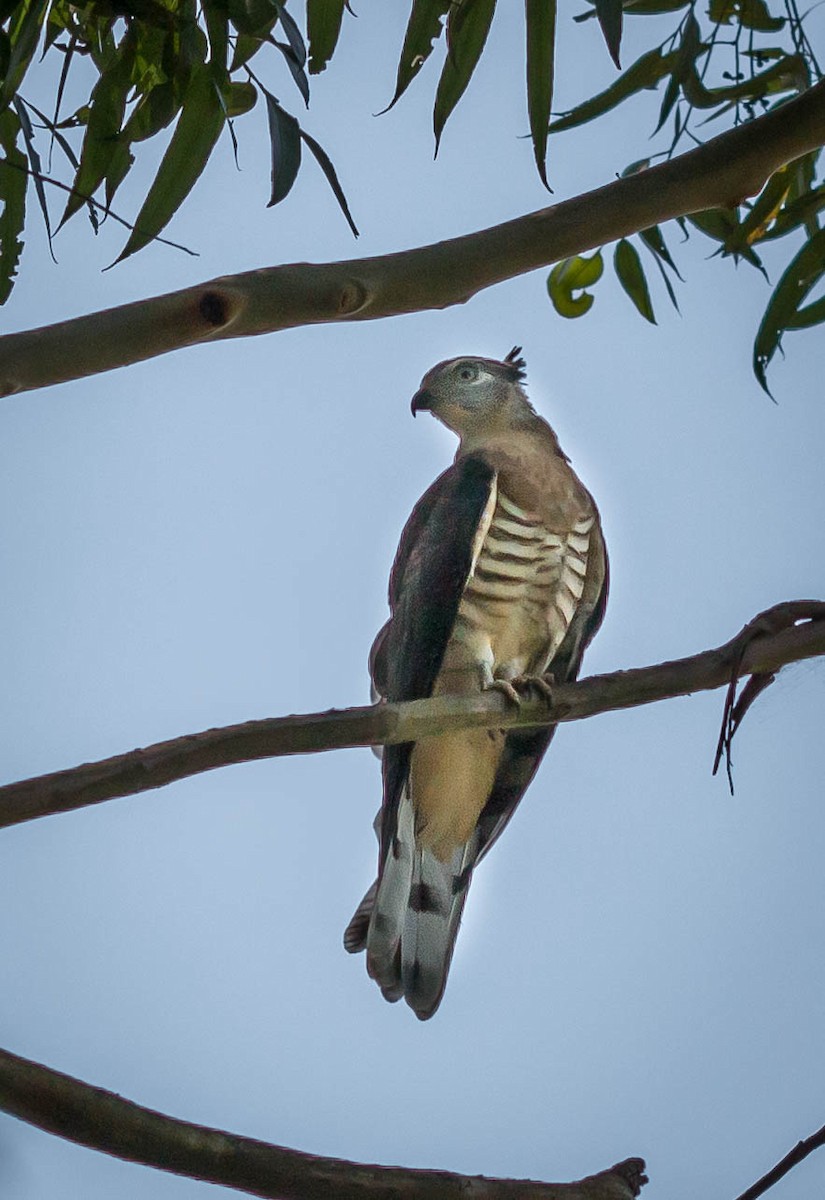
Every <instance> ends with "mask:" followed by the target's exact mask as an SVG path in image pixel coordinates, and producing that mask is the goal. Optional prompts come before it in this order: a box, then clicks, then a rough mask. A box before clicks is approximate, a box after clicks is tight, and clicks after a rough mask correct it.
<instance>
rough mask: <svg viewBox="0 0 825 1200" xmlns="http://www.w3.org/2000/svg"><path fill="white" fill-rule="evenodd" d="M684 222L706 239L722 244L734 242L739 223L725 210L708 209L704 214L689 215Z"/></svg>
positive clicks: (729, 211) (731, 213)
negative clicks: (702, 234)
mask: <svg viewBox="0 0 825 1200" xmlns="http://www.w3.org/2000/svg"><path fill="white" fill-rule="evenodd" d="M685 220H687V221H689V222H690V224H691V225H693V226H694V228H696V229H698V230H699V231H700V232H701V233H704V235H705V236H706V237H709V238H713V240H714V241H715V242H722V243H723V244H724V243H727V242H729V241H733V240H735V239H736V234H737V231H738V228H739V222H738V221H737V219H736V217H735V216H734V214H733V212H732V211H731V210H730V209H727V208H709V209H708V210H707V211H706V212H695V213H689V214H688V216H687V217H686V218H685Z"/></svg>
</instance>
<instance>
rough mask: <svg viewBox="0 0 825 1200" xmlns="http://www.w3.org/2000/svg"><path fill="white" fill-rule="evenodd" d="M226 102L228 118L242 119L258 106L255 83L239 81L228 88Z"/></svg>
mask: <svg viewBox="0 0 825 1200" xmlns="http://www.w3.org/2000/svg"><path fill="white" fill-rule="evenodd" d="M225 102H226V115H227V116H228V117H241V116H243V114H244V113H248V112H249V111H250V109H252V108H254V107H255V105H256V104H257V102H258V90H257V88H256V87H255V84H254V83H249V81H248V80H244V79H238V80H236V81H234V82H233V83H230V84H229V86H228V87H227V89H226V96H225Z"/></svg>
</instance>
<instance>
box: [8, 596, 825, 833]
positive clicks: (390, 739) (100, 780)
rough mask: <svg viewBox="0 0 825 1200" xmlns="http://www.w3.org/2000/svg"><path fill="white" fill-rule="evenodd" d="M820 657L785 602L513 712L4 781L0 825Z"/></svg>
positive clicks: (333, 722)
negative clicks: (673, 654) (681, 650)
mask: <svg viewBox="0 0 825 1200" xmlns="http://www.w3.org/2000/svg"><path fill="white" fill-rule="evenodd" d="M823 654H825V603H823V602H821V601H816V600H797V601H788V602H786V603H784V604H778V605H775V606H774V607H773V608H771V609H768V610H767V611H766V612H764V613H761V614H760V615H759V616H758V617H756V618H754V620H753V621H750V622H749V623H748V624H747V625H746V626H745V628H744V629H743V630H742V631H741V632H740V633H738V634H737V635H736V637H734V638H732V639H731V640H730V641H729V642H726V643H725V644H724V645H723V646H719V647H718V648H717V649H714V650H704V651H702V652H701V653H700V654H694V655H692V656H691V657H689V658H680V659H676V660H674V661H673V662H665V663H659V664H658V665H655V666H650V667H637V668H635V669H634V670H630V671H614V672H612V674H609V675H594V676H591V677H590V678H589V679H583V680H580V681H579V682H578V683H569V684H561V685H558V686H556V687H554V688H553V700H552V704H551V705H549V706H548V704H547V702H546V700H544V699H541V698H539V699H536V700H526V701H525V702H524V703H523V704H522V705H521V707H520V708H519V709H515V708H514V707H513V706H512V705H511V704H510V702H509V701H507V700H506V699H505V698H504V696H502V695H501V693H499V692H487V693H484V694H483V695H481V694H480V695H478V696H474V697H466V696H439V697H436V698H433V699H428V700H413V701H411V702H409V703H405V704H377V705H373V706H372V707H369V708H349V709H345V710H344V711H336V710H334V709H331V710H329V711H327V712H323V713H310V714H308V715H306V716H292V717H270V718H267V719H265V720H261V721H247V722H245V723H244V724H242V725H229V726H226V727H224V728H222V729H208V730H205V731H204V732H203V733H195V734H189V735H187V736H184V737H178V738H172V739H171V740H170V741H166V742H158V743H156V744H155V745H154V746H149V747H147V748H145V749H143V750H133V751H131V752H130V753H128V754H119V755H116V756H115V757H113V758H106V759H103V760H102V761H100V762H96V763H86V764H85V765H83V766H79V767H74V768H72V769H70V770H66V771H56V772H54V773H53V774H50V775H41V776H38V777H37V778H35V779H27V780H23V781H22V782H20V783H10V784H7V785H6V786H5V787H0V828H2V827H3V826H6V825H16V824H19V823H20V822H21V821H30V820H32V819H33V818H35V817H45V816H49V815H51V814H53V813H60V812H70V811H71V810H73V809H76V808H83V807H85V806H86V805H89V804H98V803H100V802H101V801H103V800H113V799H116V798H117V797H119V796H130V795H133V794H135V793H137V792H145V791H149V790H150V789H152V788H158V787H163V786H164V785H165V784H167V783H172V782H174V781H175V780H178V779H185V778H187V777H188V776H190V775H198V774H200V773H201V772H203V771H212V770H214V769H215V768H216V767H225V766H230V765H231V764H233V763H240V762H251V761H253V760H255V759H261V758H276V757H279V756H283V755H287V754H310V753H314V752H317V751H319V750H340V749H344V748H346V747H352V746H375V745H382V744H383V745H387V744H390V743H398V742H410V741H417V740H418V739H419V738H422V737H432V736H434V735H437V734H440V733H447V732H450V731H452V730H456V729H471V728H475V729H477V728H493V727H495V728H501V729H504V728H507V729H509V728H512V727H514V726H517V725H518V726H537V725H550V724H555V723H556V722H558V721H578V720H582V719H583V718H585V717H593V716H597V715H598V714H599V713H605V712H612V711H615V710H616V709H621V708H632V707H635V706H637V705H640V704H651V703H653V702H655V701H657V700H668V699H671V698H672V697H674V696H686V695H689V694H690V693H692V692H700V691H706V690H709V689H712V688H718V687H723V686H724V685H726V684H729V682H730V680H731V677H732V676H735V677H736V678H739V677H741V676H743V675H752V676H753V675H757V676H758V675H768V674H771V673H773V672H776V671H778V670H779V669H780V668H781V667H782V666H785V665H786V664H788V663H792V662H798V661H800V660H802V659H805V658H814V657H816V656H818V655H823Z"/></svg>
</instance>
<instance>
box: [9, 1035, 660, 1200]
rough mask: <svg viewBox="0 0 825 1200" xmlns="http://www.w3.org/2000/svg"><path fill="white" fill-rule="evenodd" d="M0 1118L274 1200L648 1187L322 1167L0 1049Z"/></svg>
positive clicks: (602, 1180)
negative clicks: (0, 1114)
mask: <svg viewBox="0 0 825 1200" xmlns="http://www.w3.org/2000/svg"><path fill="white" fill-rule="evenodd" d="M0 1109H3V1110H4V1111H5V1112H7V1113H11V1115H12V1116H15V1117H20V1118H21V1120H23V1121H28V1122H29V1124H31V1125H36V1126H38V1127H39V1128H40V1129H45V1130H46V1131H47V1132H48V1133H55V1134H57V1135H58V1136H59V1137H64V1138H68V1139H69V1140H70V1141H73V1142H79V1143H80V1145H82V1146H88V1147H90V1148H91V1149H93V1150H102V1151H104V1152H105V1153H106V1154H113V1155H115V1156H116V1157H117V1158H124V1159H126V1160H127V1161H128V1162H137V1163H142V1164H143V1165H144V1166H149V1167H159V1168H160V1169H161V1170H164V1171H171V1172H173V1173H174V1174H176V1175H186V1176H188V1177H189V1178H190V1179H200V1180H203V1181H204V1182H207V1183H219V1184H223V1185H224V1187H232V1188H237V1189H238V1190H239V1191H243V1192H250V1193H251V1194H252V1195H253V1196H267V1197H272V1198H273V1200H516V1198H517V1197H518V1198H519V1200H528V1198H529V1200H633V1197H635V1196H638V1194H639V1191H640V1189H641V1187H642V1186H643V1185H644V1184H645V1183H646V1182H647V1178H646V1176H645V1175H644V1169H645V1164H644V1162H643V1160H642V1159H640V1158H629V1159H627V1160H625V1161H624V1162H621V1163H617V1164H616V1166H614V1167H611V1168H610V1169H609V1170H607V1171H601V1172H599V1174H598V1175H590V1176H588V1177H587V1178H586V1179H582V1180H580V1181H579V1182H577V1183H534V1182H532V1181H527V1180H515V1179H487V1178H485V1177H483V1176H481V1175H455V1174H453V1173H452V1172H450V1171H422V1170H413V1169H407V1168H404V1167H382V1166H375V1165H371V1164H367V1163H353V1162H347V1161H346V1160H344V1159H340V1158H323V1157H321V1156H319V1155H315V1154H305V1153H302V1152H301V1151H299V1150H290V1149H288V1148H286V1147H284V1146H273V1145H270V1144H269V1143H267V1142H259V1141H257V1140H255V1139H253V1138H246V1137H240V1136H238V1135H237V1134H232V1133H224V1132H223V1131H222V1130H219V1129H210V1128H207V1127H206V1126H204V1125H193V1124H190V1123H189V1122H188V1121H178V1120H176V1119H175V1118H174V1117H167V1116H165V1115H164V1114H163V1113H158V1112H154V1111H153V1110H152V1109H149V1108H142V1107H141V1106H140V1105H138V1104H132V1103H131V1102H130V1101H128V1100H123V1099H122V1098H121V1097H120V1096H116V1095H115V1094H114V1093H112V1092H107V1091H104V1090H103V1089H102V1088H96V1087H92V1086H91V1085H90V1084H88V1083H83V1082H81V1081H80V1080H79V1079H73V1078H72V1077H71V1076H70V1075H63V1074H61V1073H60V1072H58V1071H52V1070H50V1069H49V1068H48V1067H44V1066H41V1065H40V1064H39V1063H34V1062H31V1061H29V1059H26V1058H19V1057H18V1056H17V1055H16V1054H10V1053H9V1052H8V1051H6V1050H0Z"/></svg>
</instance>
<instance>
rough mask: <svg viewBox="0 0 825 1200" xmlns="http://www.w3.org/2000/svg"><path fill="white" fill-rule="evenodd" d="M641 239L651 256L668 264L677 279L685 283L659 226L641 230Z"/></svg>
mask: <svg viewBox="0 0 825 1200" xmlns="http://www.w3.org/2000/svg"><path fill="white" fill-rule="evenodd" d="M639 237H640V238H641V239H642V241H643V242H644V244H645V245H646V246H647V248H648V249H649V250H650V252H651V254H653V255H654V256H655V257H656V258H657V259H661V261H662V262H664V263H667V265H668V266H669V267H670V269H671V271H673V273H674V275H675V276H676V278H677V279H681V280H682V283H684V282H685V281H684V279H682V276H681V275H680V274H679V268H678V267H677V266H676V263H675V262H674V261H673V258H672V257H671V253H670V251H669V250H668V248H667V243H666V242H665V239H664V235H663V233H662V231H661V229H660V228H659V226H658V225H651V226H650V227H649V228H648V229H640V230H639Z"/></svg>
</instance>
